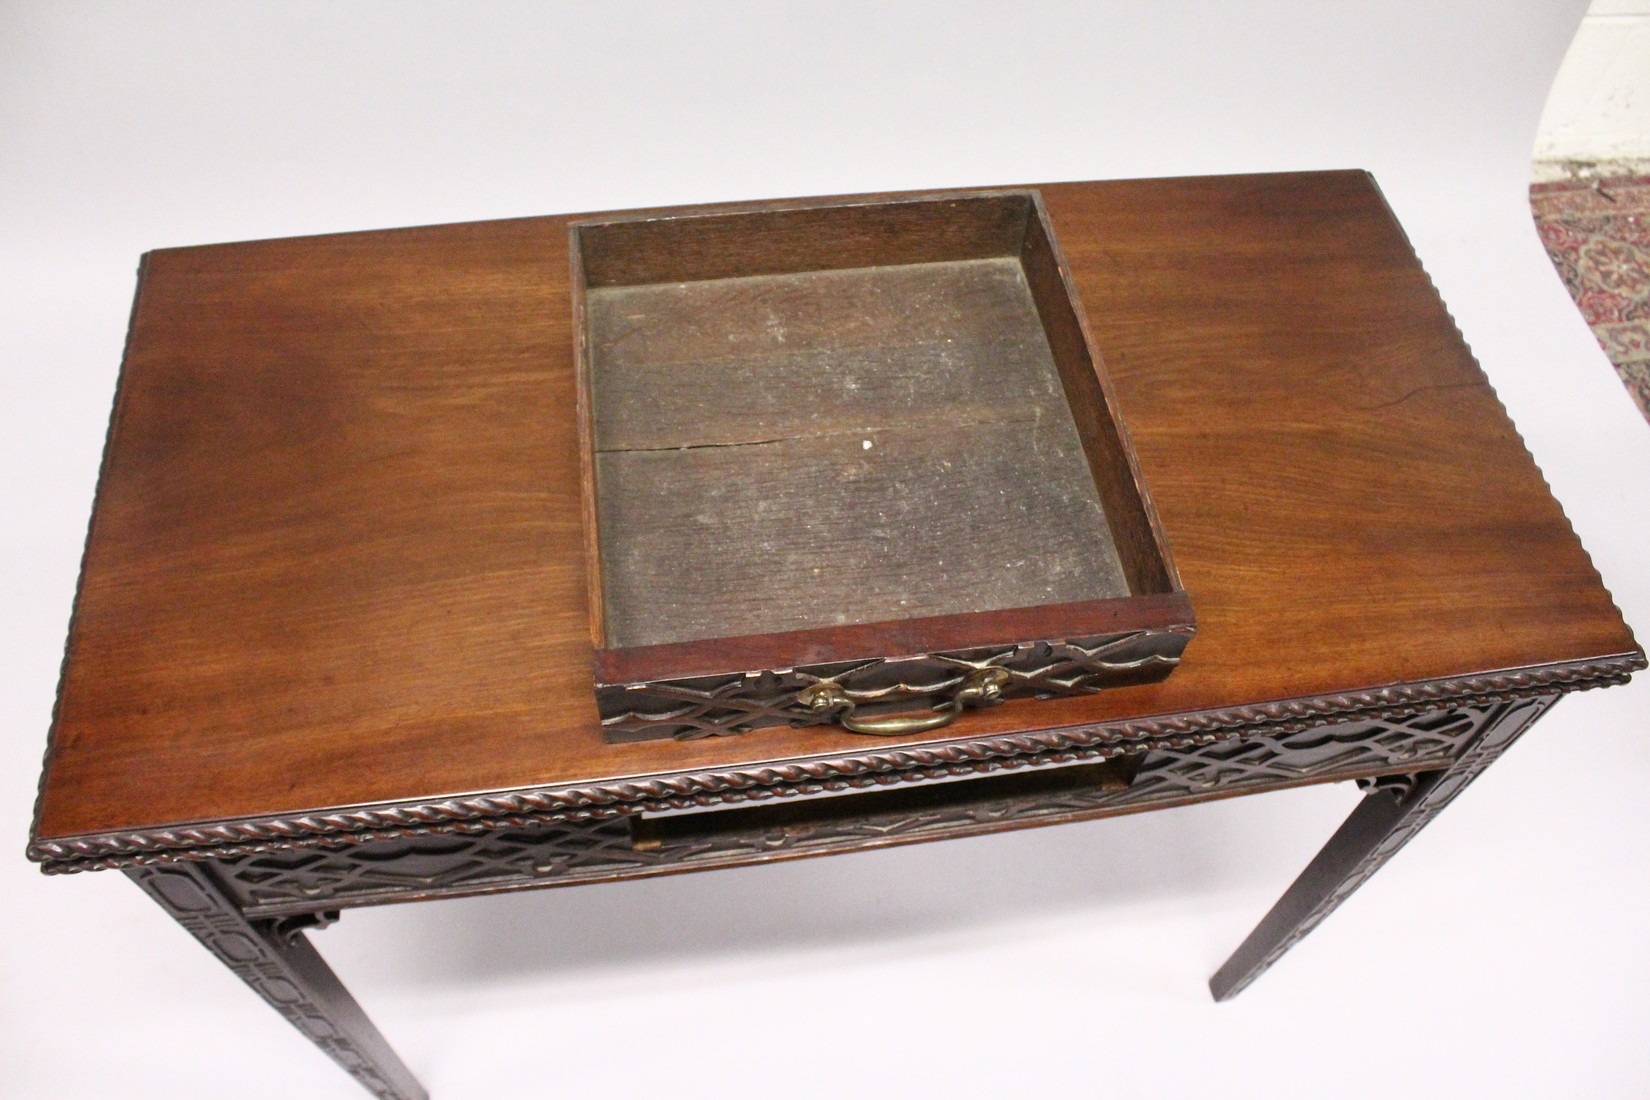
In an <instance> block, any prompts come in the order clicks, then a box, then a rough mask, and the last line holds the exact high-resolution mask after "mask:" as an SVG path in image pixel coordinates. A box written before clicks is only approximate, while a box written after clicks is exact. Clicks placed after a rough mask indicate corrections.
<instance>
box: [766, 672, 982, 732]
mask: <svg viewBox="0 0 1650 1100" xmlns="http://www.w3.org/2000/svg"><path fill="white" fill-rule="evenodd" d="M1008 681H1009V675H1008V670H1007V669H1004V668H998V667H997V666H995V665H992V666H990V667H987V668H977V669H975V670H974V671H973V672H970V673H969V674H968V675H967V676H966V677H964V678H963V682H962V686H960V687H959V688H957V693H956V694H955V695H953V696H952V697H951V701H950V702H948V703H946V704H945V706H944V707H942V708H940V709H939V710H937V711H932V712H930V713H927V714H891V715H889V716H888V717H886V718H855V717H854V700H852V699H850V698H849V697H848V693H847V692H846V691H844V690H842V685H841V684H838V683H837V682H835V681H834V680H821V681H819V682H818V683H817V684H809V685H808V686H807V687H805V688H803V689H802V690H801V691H799V692H797V695H796V701H797V702H799V703H801V704H802V705H803V706H805V707H807V708H808V709H809V710H811V711H813V712H814V713H815V714H821V713H825V712H828V711H840V712H841V713H839V714H838V715H837V716H836V721H837V722H838V723H839V724H840V725H841V726H842V728H843V729H845V730H849V731H850V732H853V733H866V734H870V735H872V736H874V737H898V736H900V735H901V734H908V733H923V732H926V731H927V730H937V729H939V728H940V727H941V726H946V725H950V724H951V723H952V722H953V721H955V720H956V717H957V715H959V714H961V713H962V711H963V708H964V707H968V706H982V705H984V704H986V703H995V702H996V701H997V700H999V699H1001V698H1002V697H1003V688H1004V687H1006V686H1008Z"/></svg>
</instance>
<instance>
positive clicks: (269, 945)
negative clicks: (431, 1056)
mask: <svg viewBox="0 0 1650 1100" xmlns="http://www.w3.org/2000/svg"><path fill="white" fill-rule="evenodd" d="M126 873H127V874H128V875H129V876H131V878H132V881H134V882H136V883H137V884H138V885H139V886H141V887H142V888H143V890H144V892H145V893H147V894H148V895H149V896H150V897H152V898H154V899H155V901H157V902H159V903H160V906H161V908H163V909H165V910H166V911H167V912H168V913H170V914H172V916H173V917H174V918H175V919H176V920H177V922H178V923H179V924H181V925H183V927H184V928H186V929H187V930H188V931H189V932H190V933H191V934H192V935H193V936H194V937H195V938H196V939H198V940H200V941H201V943H203V944H205V945H206V947H207V949H208V950H210V951H211V952H212V953H213V954H214V955H216V956H217V957H218V959H219V960H220V961H221V962H222V963H223V964H224V965H225V966H227V967H229V969H230V970H232V971H234V972H235V975H236V976H237V977H238V978H240V979H241V980H242V981H243V982H245V983H246V984H247V985H249V986H251V987H252V988H253V990H254V991H255V992H256V993H257V994H258V995H259V996H260V997H262V998H263V999H264V1000H266V1001H268V1002H269V1003H270V1005H271V1006H272V1007H273V1008H274V1009H275V1011H277V1012H279V1013H280V1014H281V1015H282V1016H285V1017H286V1018H287V1020H288V1021H290V1022H291V1023H292V1025H293V1026H294V1027H296V1028H297V1029H298V1030H299V1031H301V1032H302V1033H303V1034H304V1035H305V1036H307V1037H308V1038H309V1039H310V1041H311V1042H313V1043H314V1044H315V1045H316V1046H318V1047H320V1048H321V1049H322V1050H323V1051H325V1052H326V1053H327V1054H328V1055H329V1056H330V1057H331V1058H332V1059H333V1060H334V1061H336V1062H337V1063H338V1064H339V1065H341V1066H343V1067H344V1068H345V1069H346V1070H348V1071H349V1072H350V1074H351V1075H353V1076H354V1077H355V1079H356V1080H357V1081H359V1082H361V1084H362V1085H364V1086H366V1088H367V1090H368V1091H369V1092H371V1093H372V1094H373V1095H374V1096H377V1097H379V1098H380V1100H427V1094H426V1093H425V1091H424V1087H423V1086H422V1085H420V1084H419V1083H418V1081H417V1080H416V1079H415V1078H414V1077H413V1075H412V1074H411V1073H410V1072H409V1071H408V1070H407V1067H406V1066H404V1065H402V1064H401V1059H400V1058H398V1057H397V1056H396V1053H395V1051H393V1050H391V1049H390V1045H389V1044H388V1043H386V1042H385V1041H384V1037H383V1036H382V1035H380V1034H379V1033H378V1029H377V1028H376V1027H374V1026H373V1024H372V1021H371V1020H369V1019H367V1016H366V1013H364V1012H362V1011H361V1006H360V1005H358V1004H356V1003H355V998H354V997H351V996H350V994H349V991H348V990H347V989H345V988H344V986H343V983H341V982H340V981H339V980H338V978H337V976H336V975H335V974H333V972H332V969H331V968H330V967H328V966H327V964H326V963H325V962H324V961H322V959H321V956H320V955H318V954H316V952H315V948H313V947H311V946H310V945H309V941H308V940H306V939H305V938H304V935H303V932H302V930H301V928H299V927H294V926H293V925H292V924H290V923H287V922H267V921H249V920H247V919H246V918H245V917H243V916H242V915H241V913H240V910H239V909H237V908H236V907H235V905H234V903H233V902H232V901H230V899H229V898H227V897H226V896H225V895H224V893H223V891H222V890H221V889H220V888H219V887H218V884H217V883H216V882H215V881H214V880H213V879H212V877H211V874H210V872H209V871H207V870H206V869H205V868H203V867H201V866H200V865H198V864H193V863H181V862H180V863H171V864H165V865H162V866H156V867H132V868H129V869H127V871H126Z"/></svg>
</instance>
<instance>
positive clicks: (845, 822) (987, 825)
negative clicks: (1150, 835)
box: [211, 695, 1557, 919]
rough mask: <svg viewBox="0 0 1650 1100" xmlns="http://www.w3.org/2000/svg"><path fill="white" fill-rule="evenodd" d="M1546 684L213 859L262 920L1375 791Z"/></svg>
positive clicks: (1428, 767)
mask: <svg viewBox="0 0 1650 1100" xmlns="http://www.w3.org/2000/svg"><path fill="white" fill-rule="evenodd" d="M1556 698H1557V696H1556V695H1543V696H1537V697H1535V698H1532V699H1523V700H1517V701H1514V702H1510V703H1492V704H1487V705H1484V706H1480V707H1446V708H1443V709H1438V710H1428V711H1424V712H1422V713H1421V714H1418V715H1414V716H1411V717H1408V718H1397V719H1363V720H1359V721H1352V722H1337V723H1331V724H1329V725H1315V726H1311V727H1309V728H1306V729H1303V730H1300V731H1297V732H1294V733H1287V734H1270V733H1266V734H1251V735H1249V736H1245V737H1240V738H1236V739H1223V740H1220V741H1217V742H1215V743H1213V744H1207V745H1199V746H1195V747H1192V748H1187V749H1155V748H1154V749H1139V750H1137V751H1130V752H1124V753H1123V754H1122V755H1119V756H1116V757H1112V758H1110V759H1106V760H1102V761H1100V762H1097V763H1085V764H1072V765H1066V766H1063V767H1055V768H1033V769H1025V770H1017V771H1007V772H1000V773H998V774H996V775H994V776H990V777H983V778H981V777H971V778H969V779H967V780H965V781H960V782H940V783H928V784H903V785H899V786H895V787H885V788H879V789H877V790H873V791H868V792H859V793H853V794H847V795H831V796H827V797H822V798H812V799H809V798H801V799H793V800H791V801H788V802H786V803H783V804H781V805H771V804H765V803H764V804H759V805H754V806H744V807H735V808H727V807H718V808H712V809H708V810H691V811H682V812H677V813H672V814H666V815H660V816H653V815H635V816H631V817H622V818H601V819H594V820H586V821H569V822H558V823H555V824H549V825H536V826H532V827H530V828H525V829H499V830H493V831H490V832H484V833H478V834H442V835H425V836H418V837H403V838H401V839H397V840H380V841H367V842H365V843H362V844H355V845H348V846H343V847H337V848H327V849H320V848H305V849H291V850H287V851H279V852H269V853H263V854H258V855H248V856H240V857H237V858H231V859H222V860H217V861H214V862H213V863H212V864H211V868H212V873H213V874H214V875H216V876H217V877H218V878H219V879H220V880H221V881H222V884H223V886H224V889H225V890H226V891H228V892H229V893H230V894H231V895H232V896H233V897H234V899H235V901H236V904H237V905H239V906H241V907H242V909H243V910H244V911H245V912H246V913H247V914H248V915H249V916H253V917H258V918H260V919H264V918H278V919H295V918H296V917H297V916H298V915H302V914H309V915H314V914H325V913H327V912H328V911H331V910H335V909H338V908H344V907H348V908H354V907H356V906H360V905H374V904H383V903H387V902H399V901H410V900H425V899H429V898H438V897H461V896H464V895H466V894H478V893H495V892H498V891H501V890H519V889H535V888H539V887H546V886H571V885H577V884H581V883H589V882H608V881H614V880H617V879H625V878H636V877H642V876H648V875H658V874H669V873H672V872H674V871H686V870H700V869H708V868H715V867H730V866H739V865H744V864H750V863H766V862H770V861H774V860H783V859H794V858H802V857H806V856H817V855H830V854H833V853H837V852H845V851H862V850H865V849H868V848H883V847H889V846H893V845H900V844H910V843H917V842H920V841H927V840H941V839H948V838H951V837H962V836H979V835H983V834H987V833H994V832H1001V831H1004V830H1011V829H1021V828H1027V827H1032V826H1038V825H1052V824H1064V823H1067V822H1075V821H1086V820H1091V819H1094V818H1098V817H1109V816H1113V815H1116V814H1125V813H1134V812H1138V811H1144V810H1152V809H1158V808H1162V807H1168V806H1175V805H1181V804H1184V803H1187V802H1197V801H1201V800H1203V799H1206V798H1209V797H1219V796H1226V795H1238V794H1253V793H1259V792H1261V791H1270V790H1281V789H1284V788H1287V787H1295V786H1302V785H1306V784H1311V783H1322V782H1333V781H1339V780H1345V779H1349V778H1352V779H1358V780H1359V781H1360V782H1366V783H1367V782H1373V783H1377V784H1379V785H1380V786H1381V789H1383V790H1386V789H1390V788H1392V787H1394V785H1399V784H1402V785H1404V786H1405V787H1406V788H1407V786H1409V785H1413V784H1414V783H1415V782H1416V779H1417V773H1430V772H1434V771H1440V770H1445V769H1448V768H1450V767H1451V766H1452V765H1453V764H1454V763H1455V762H1456V761H1457V760H1458V759H1466V758H1467V757H1468V756H1469V755H1470V753H1471V751H1472V748H1473V746H1474V745H1476V744H1477V743H1478V742H1479V741H1480V739H1481V738H1482V737H1483V736H1484V734H1485V731H1486V730H1487V729H1489V728H1491V727H1492V726H1495V725H1497V724H1498V723H1500V722H1502V721H1503V720H1504V719H1506V718H1507V716H1509V715H1512V714H1520V713H1523V714H1533V713H1538V712H1539V711H1541V710H1544V709H1545V708H1546V707H1548V706H1550V705H1551V704H1552V702H1553V701H1554V700H1555V699H1556Z"/></svg>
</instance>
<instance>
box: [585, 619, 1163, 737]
mask: <svg viewBox="0 0 1650 1100" xmlns="http://www.w3.org/2000/svg"><path fill="white" fill-rule="evenodd" d="M1190 636H1191V631H1190V630H1189V629H1178V628H1176V629H1155V630H1135V631H1129V632H1126V633H1120V634H1112V635H1107V636H1105V637H1100V638H1078V639H1074V640H1071V641H1057V642H1047V641H1043V642H1027V643H1022V644H1018V645H1005V646H997V647H991V648H981V649H965V650H955V651H948V652H944V653H932V654H923V655H921V656H916V657H883V658H872V659H867V660H860V661H839V662H835V663H832V664H820V665H807V666H802V667H798V668H794V669H786V670H783V671H772V670H768V671H761V672H745V673H739V674H736V675H728V676H701V677H694V678H689V679H680V680H665V681H655V682H652V683H646V684H633V685H626V684H616V685H614V684H609V685H598V686H597V688H596V703H597V707H598V709H599V710H600V711H601V716H602V734H603V736H604V737H605V738H606V739H607V740H608V741H611V742H622V741H646V740H653V739H656V738H674V739H676V740H693V739H696V738H700V737H713V736H720V735H724V734H730V733H741V732H744V731H746V730H752V729H760V728H762V727H766V726H785V725H788V726H815V725H828V724H831V723H842V722H843V721H844V719H846V720H847V722H849V723H852V722H855V721H859V722H864V723H875V722H883V721H888V720H889V719H890V717H893V719H894V720H895V721H899V720H902V719H903V720H909V721H918V722H929V723H931V725H930V727H929V728H937V726H939V725H943V724H945V723H946V721H949V719H950V718H954V717H958V716H959V715H961V714H962V713H963V711H964V707H965V705H968V704H970V703H972V702H975V701H977V702H980V703H986V702H990V701H994V700H995V699H1015V698H1034V699H1050V698H1054V697H1055V696H1060V695H1086V694H1089V693H1091V692H1095V691H1099V690H1101V689H1103V688H1108V687H1119V686H1122V685H1124V684H1139V683H1149V682H1151V681H1154V680H1161V679H1163V678H1164V677H1165V676H1167V675H1168V674H1169V673H1170V672H1171V671H1173V670H1174V668H1175V666H1176V665H1178V664H1179V663H1180V656H1181V654H1182V652H1184V651H1185V649H1186V643H1187V641H1188V639H1189V638H1190ZM987 677H993V678H995V680H996V683H995V690H994V691H993V692H992V693H991V697H990V698H989V699H978V700H969V699H966V698H962V699H959V693H964V692H966V691H967V690H968V689H969V688H970V685H977V684H978V683H980V682H981V681H983V680H984V679H986V678H987ZM936 708H940V709H938V710H936ZM949 708H954V709H949ZM850 715H851V716H850ZM928 715H937V716H938V717H939V719H943V720H935V719H934V718H929V717H928ZM849 728H853V727H852V726H851V725H850V727H849ZM865 732H874V731H865ZM890 732H895V731H890Z"/></svg>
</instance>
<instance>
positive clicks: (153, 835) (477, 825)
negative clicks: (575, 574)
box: [28, 651, 1646, 874]
mask: <svg viewBox="0 0 1650 1100" xmlns="http://www.w3.org/2000/svg"><path fill="white" fill-rule="evenodd" d="M1645 667H1646V661H1645V655H1644V654H1643V653H1642V652H1638V651H1635V652H1632V653H1625V654H1618V655H1616V656H1613V657H1608V658H1603V659H1600V660H1595V661H1587V662H1580V663H1574V664H1563V665H1546V666H1541V667H1537V668H1524V669H1515V670H1509V671H1504V672H1496V673H1489V674H1486V675H1483V676H1474V677H1465V678H1457V679H1444V680H1432V681H1425V682H1421V683H1415V684H1407V685H1396V686H1390V687H1383V688H1375V689H1371V690H1368V691H1361V692H1350V693H1346V694H1339V695H1323V696H1310V697H1303V698H1299V699H1288V700H1280V701H1278V702H1272V703H1264V704H1258V705H1254V706H1245V707H1235V708H1229V709H1223V710H1214V711H1199V712H1193V713H1189V714H1179V715H1168V716H1159V717H1153V718H1140V719H1133V720H1129V721H1124V722H1119V723H1111V724H1105V725H1096V726H1078V727H1072V728H1067V729H1057V730H1043V731H1039V732H1032V733H1020V734H1004V735H998V736H992V737H984V738H978V739H972V740H959V741H951V742H939V743H936V744H933V745H924V746H912V747H906V748H898V749H889V750H885V751H882V752H872V753H860V754H853V755H848V756H834V757H814V758H805V759H801V760H795V761H786V762H778V763H774V764H771V765H766V766H758V767H754V768H748V769H741V768H735V769H730V770H725V771H723V770H712V771H702V772H690V773H680V774H676V775H666V776H657V777H651V778H647V779H641V780H615V781H612V782H605V783H597V784H592V785H582V786H571V787H547V788H539V789H533V790H524V791H514V792H508V793H498V794H489V795H481V796H476V797H461V798H452V799H443V800H438V801H434V802H408V803H398V804H388V805H379V806H372V807H363V808H358V809H350V810H343V811H341V812H338V813H320V814H304V815H298V816H293V817H258V818H246V819H241V820H233V821H221V822H209V823H201V824H195V825H186V826H181V827H168V828H160V829H135V830H128V831H120V832H110V833H99V834H92V835H86V836H79V837H71V838H63V839H55V840H36V841H34V842H33V843H31V844H30V845H29V849H28V856H29V858H30V859H32V860H34V861H36V862H39V863H41V864H43V867H42V870H43V871H45V872H46V873H48V874H61V873H70V872H75V871H87V870H102V869H106V868H115V867H130V866H136V865H141V864H150V863H160V862H166V861H170V860H178V859H217V858H224V857H231V856H240V855H249V854H255V853H259V852H268V851H277V850H282V849H290V848H300V847H340V846H344V845H350V844H358V843H361V842H363V841H368V840H390V839H396V838H400V837H408V836H417V835H420V834H429V833H475V832H484V831H488V830H492V829H500V828H520V827H524V826H529V825H535V824H548V823H552V822H556V821H579V820H589V819H592V818H603V817H617V816H621V815H625V814H634V813H645V812H656V811H663V810H672V809H685V808H690V807H695V806H716V805H722V804H726V803H732V802H743V801H756V800H763V799H771V798H785V797H790V796H794V795H802V794H817V793H822V792H830V791H847V790H852V789H863V788H867V787H873V786H881V785H888V784H895V783H905V782H914V781H920V780H929V779H937V778H942V777H946V776H962V775H971V774H985V773H988V772H993V771H998V770H1003V769H1009V768H1022V767H1032V766H1040V765H1049V764H1065V763H1072V762H1076V761H1080V760H1094V759H1105V758H1109V757H1112V756H1117V755H1120V754H1122V753H1124V752H1126V751H1132V752H1139V751H1142V750H1148V749H1154V748H1162V749H1182V748H1188V747H1193V746H1197V745H1207V744H1213V743H1214V742H1216V741H1221V740H1227V739H1232V738H1237V737H1241V736H1244V735H1247V734H1253V733H1265V732H1272V733H1290V732H1295V731H1297V730H1301V729H1305V728H1308V727H1310V726H1315V725H1324V724H1328V723H1331V722H1341V721H1347V720H1354V719H1360V718H1397V717H1404V716H1406V715H1412V714H1416V713H1419V712H1421V711H1424V710H1434V709H1437V708H1439V707H1445V706H1459V705H1467V706H1476V705H1484V704H1488V703H1498V702H1510V701H1512V700H1515V699H1522V698H1529V697H1531V696H1536V695H1547V694H1554V693H1565V692H1571V691H1581V690H1586V689H1589V688H1595V687H1605V686H1608V685H1612V684H1621V683H1625V682H1626V681H1627V680H1628V678H1629V677H1630V676H1631V675H1632V673H1634V672H1635V671H1638V670H1640V669H1643V668H1645Z"/></svg>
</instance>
